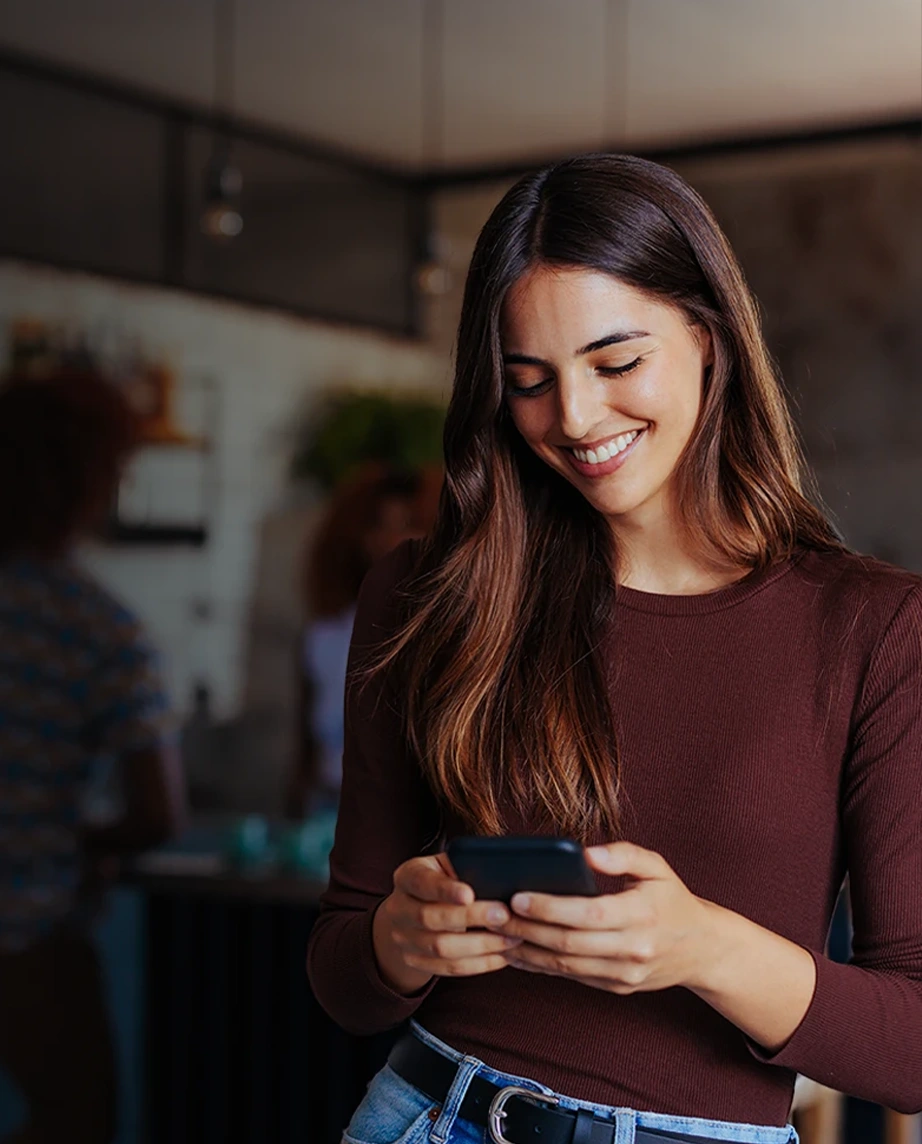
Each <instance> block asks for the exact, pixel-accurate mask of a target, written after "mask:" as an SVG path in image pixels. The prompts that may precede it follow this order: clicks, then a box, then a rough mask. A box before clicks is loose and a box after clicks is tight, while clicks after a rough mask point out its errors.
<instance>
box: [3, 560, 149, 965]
mask: <svg viewBox="0 0 922 1144" xmlns="http://www.w3.org/2000/svg"><path fill="white" fill-rule="evenodd" d="M166 713H167V712H166V700H165V697H164V692H163V687H162V685H161V681H160V673H159V669H158V666H157V661H156V656H155V654H154V652H153V650H152V648H151V647H150V645H149V644H148V642H147V640H146V639H145V637H144V634H143V631H142V629H141V626H140V624H139V623H138V621H137V620H136V619H135V618H134V616H132V615H131V613H130V612H128V611H126V609H125V608H123V607H122V606H121V605H120V604H118V603H117V602H116V601H115V600H114V599H113V598H112V597H111V596H109V594H108V593H107V592H105V591H104V590H103V589H102V588H101V587H99V586H98V585H97V584H96V583H95V582H94V581H93V580H92V579H90V577H89V576H87V575H86V574H85V573H83V572H81V571H80V570H78V569H77V568H76V567H74V566H73V565H72V564H69V563H65V562H45V561H38V560H15V561H11V562H6V563H0V948H6V949H21V948H24V947H25V946H27V945H29V944H31V943H32V942H34V941H35V940H36V939H37V938H38V937H40V936H41V935H42V934H45V933H47V932H49V931H50V930H52V929H54V928H56V927H58V926H61V925H65V924H67V923H68V922H71V921H73V920H75V919H76V917H77V916H78V913H79V905H80V903H79V900H78V898H79V896H78V889H79V884H80V880H81V876H82V867H81V854H80V844H79V832H80V826H81V821H80V806H81V801H82V798H83V795H84V792H85V789H86V786H87V783H88V780H89V777H90V772H91V767H92V764H93V762H94V761H95V760H96V759H97V758H99V757H101V756H105V755H108V756H115V757H118V756H121V755H124V754H125V753H128V752H132V751H137V750H142V749H145V748H150V747H151V746H155V745H157V744H158V743H160V742H161V741H162V739H163V737H164V734H165V722H166Z"/></svg>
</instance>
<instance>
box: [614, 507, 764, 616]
mask: <svg viewBox="0 0 922 1144" xmlns="http://www.w3.org/2000/svg"><path fill="white" fill-rule="evenodd" d="M612 529H613V531H614V534H615V544H616V548H617V552H618V568H617V576H616V578H617V582H618V583H619V584H621V585H623V586H624V587H625V588H635V589H637V590H638V591H640V592H652V593H656V594H657V595H663V596H695V595H700V594H702V593H705V592H713V591H716V590H717V589H719V588H724V587H726V586H727V585H728V584H732V583H733V582H734V581H736V580H740V579H741V578H742V577H743V576H745V575H746V573H747V572H748V571H749V569H748V568H745V567H739V566H738V565H734V564H731V563H730V562H729V561H727V560H721V559H720V558H719V557H718V556H717V555H716V554H714V553H710V552H708V551H706V550H705V549H704V547H703V546H702V544H701V543H700V541H696V539H695V538H694V537H692V536H691V535H690V534H689V532H688V530H687V529H686V528H685V527H684V526H683V525H682V524H680V523H679V522H678V521H677V520H676V519H675V517H674V516H668V515H666V514H663V513H657V514H656V516H655V517H654V516H653V515H652V514H650V515H649V516H648V518H647V519H646V520H644V519H643V517H642V514H636V515H634V516H632V517H631V518H630V519H626V518H621V519H619V520H617V521H613V522H612Z"/></svg>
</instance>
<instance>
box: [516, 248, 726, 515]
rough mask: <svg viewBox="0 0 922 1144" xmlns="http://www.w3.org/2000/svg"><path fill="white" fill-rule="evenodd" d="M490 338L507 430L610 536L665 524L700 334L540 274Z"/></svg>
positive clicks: (696, 388) (567, 277) (573, 280)
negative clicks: (606, 522) (624, 528)
mask: <svg viewBox="0 0 922 1144" xmlns="http://www.w3.org/2000/svg"><path fill="white" fill-rule="evenodd" d="M500 336H501V341H502V348H503V359H504V362H505V371H506V395H507V396H506V400H507V402H508V405H509V410H510V413H511V415H512V419H513V421H514V422H515V425H516V427H517V428H518V430H519V432H520V433H521V434H522V437H523V438H524V439H525V441H527V443H528V444H529V445H530V446H531V448H532V449H533V450H534V452H535V453H537V455H538V456H539V457H540V458H541V459H542V461H544V462H545V463H546V464H548V465H550V466H551V468H552V469H555V470H556V471H557V472H558V473H560V474H561V476H563V477H564V478H565V479H566V480H568V481H569V482H570V483H571V484H572V485H575V487H576V488H577V489H579V491H580V492H581V493H582V494H583V496H584V497H585V498H586V500H588V501H589V503H590V504H592V505H593V506H594V507H595V508H597V509H598V510H599V512H601V513H603V514H604V515H605V516H607V517H609V518H610V519H611V521H612V524H613V525H614V526H616V527H617V525H618V524H619V523H622V524H629V523H631V524H636V525H640V526H643V527H646V526H652V525H655V524H656V523H657V521H658V520H660V519H662V517H663V516H664V515H668V514H669V513H670V511H671V508H672V504H671V499H670V495H669V493H670V485H671V479H672V476H673V473H674V472H675V468H676V465H677V463H678V460H679V458H680V457H681V455H682V452H683V450H684V449H685V446H686V444H687V443H688V440H689V438H690V437H691V434H692V431H693V429H694V427H695V423H696V420H697V417H698V410H699V408H700V405H701V393H702V381H703V375H704V369H705V367H706V366H707V365H708V364H710V361H711V343H710V337H709V335H708V334H707V332H705V331H701V330H699V329H698V328H697V327H692V326H691V325H689V323H688V321H687V319H686V318H685V316H684V315H683V314H682V312H681V311H680V310H678V309H676V308H675V307H673V306H670V305H667V304H666V303H664V302H660V301H657V300H655V299H653V298H651V297H649V296H648V295H646V294H643V293H641V291H639V290H636V289H634V288H633V287H631V286H627V285H625V283H623V282H621V281H620V280H619V279H617V278H613V277H611V276H610V275H608V274H603V273H601V272H598V271H594V270H584V269H560V268H557V267H547V266H539V267H536V268H535V269H534V270H532V271H529V273H528V274H526V275H525V276H524V277H523V278H521V279H520V280H519V281H518V282H517V283H516V284H515V285H514V286H513V287H512V288H511V289H510V291H509V293H508V294H507V296H506V300H505V303H504V305H503V311H502V315H501V322H500Z"/></svg>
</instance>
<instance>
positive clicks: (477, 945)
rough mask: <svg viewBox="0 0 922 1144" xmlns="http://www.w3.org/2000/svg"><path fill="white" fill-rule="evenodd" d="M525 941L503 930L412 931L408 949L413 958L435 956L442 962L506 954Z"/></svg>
mask: <svg viewBox="0 0 922 1144" xmlns="http://www.w3.org/2000/svg"><path fill="white" fill-rule="evenodd" d="M520 944H521V938H517V937H507V936H506V935H505V934H501V933H486V932H484V931H481V932H479V933H428V932H426V931H420V932H418V933H415V934H412V935H411V937H410V943H409V946H408V948H407V950H406V952H407V954H410V955H411V956H413V957H431V958H437V959H438V960H440V961H464V960H467V959H468V958H471V957H484V956H487V955H489V954H494V953H504V952H506V951H507V950H510V949H513V948H515V946H517V945H520Z"/></svg>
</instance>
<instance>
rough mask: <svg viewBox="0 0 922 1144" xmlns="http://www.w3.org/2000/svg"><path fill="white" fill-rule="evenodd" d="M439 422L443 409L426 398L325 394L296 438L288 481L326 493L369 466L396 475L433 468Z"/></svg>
mask: <svg viewBox="0 0 922 1144" xmlns="http://www.w3.org/2000/svg"><path fill="white" fill-rule="evenodd" d="M444 422H445V409H444V407H443V406H442V405H441V404H439V403H438V402H437V401H436V400H435V399H434V398H432V397H430V396H428V395H427V394H421V393H409V392H395V391H384V390H356V389H334V390H330V391H329V392H328V393H327V394H326V395H325V396H324V397H323V398H322V399H321V401H320V403H319V405H316V406H314V407H313V409H312V411H311V414H310V416H309V417H308V418H307V419H306V421H305V424H304V426H303V428H302V430H301V432H300V433H299V434H298V438H297V440H296V443H295V448H294V452H293V455H292V460H291V469H290V471H291V475H292V477H293V478H295V479H301V478H305V477H309V478H313V479H314V480H316V481H317V482H318V483H319V484H320V485H322V486H323V487H324V488H325V489H331V488H333V487H334V486H335V485H337V484H338V483H339V482H340V481H341V480H342V479H343V478H344V477H345V476H347V475H348V474H350V473H352V472H354V471H355V470H356V469H358V468H359V467H360V466H361V465H363V464H364V463H366V462H368V461H379V462H382V463H384V464H388V465H392V466H393V467H394V468H399V469H414V468H419V467H421V466H423V465H431V464H438V463H440V462H441V460H442V427H443V425H444Z"/></svg>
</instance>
